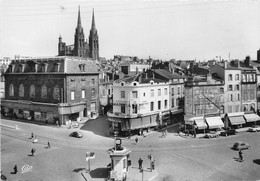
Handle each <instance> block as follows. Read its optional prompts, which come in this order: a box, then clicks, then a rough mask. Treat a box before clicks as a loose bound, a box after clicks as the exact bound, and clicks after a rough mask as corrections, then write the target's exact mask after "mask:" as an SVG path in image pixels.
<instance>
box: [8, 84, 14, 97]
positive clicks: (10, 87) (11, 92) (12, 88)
mask: <svg viewBox="0 0 260 181" xmlns="http://www.w3.org/2000/svg"><path fill="white" fill-rule="evenodd" d="M9 96H14V85H13V84H12V83H11V84H10V86H9Z"/></svg>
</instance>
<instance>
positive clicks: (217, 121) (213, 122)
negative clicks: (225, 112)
mask: <svg viewBox="0 0 260 181" xmlns="http://www.w3.org/2000/svg"><path fill="white" fill-rule="evenodd" d="M206 122H207V124H208V127H209V129H216V128H222V127H224V123H223V122H222V120H221V117H220V116H216V117H208V118H206Z"/></svg>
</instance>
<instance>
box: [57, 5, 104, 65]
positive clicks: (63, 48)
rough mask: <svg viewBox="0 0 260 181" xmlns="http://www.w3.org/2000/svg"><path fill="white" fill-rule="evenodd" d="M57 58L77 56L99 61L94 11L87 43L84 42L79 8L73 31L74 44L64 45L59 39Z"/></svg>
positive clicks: (60, 38)
mask: <svg viewBox="0 0 260 181" xmlns="http://www.w3.org/2000/svg"><path fill="white" fill-rule="evenodd" d="M58 55H59V56H79V57H85V58H92V59H94V60H99V41H98V34H97V29H96V24H95V16H94V9H93V14H92V25H91V29H90V31H89V42H87V41H85V34H84V29H83V27H82V24H81V17H80V8H79V10H78V22H77V27H76V29H75V35H74V44H73V45H66V43H65V42H62V37H61V36H60V37H59V43H58Z"/></svg>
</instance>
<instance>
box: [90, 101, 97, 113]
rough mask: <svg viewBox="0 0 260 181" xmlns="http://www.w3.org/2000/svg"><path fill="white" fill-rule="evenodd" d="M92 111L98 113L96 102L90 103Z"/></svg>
mask: <svg viewBox="0 0 260 181" xmlns="http://www.w3.org/2000/svg"><path fill="white" fill-rule="evenodd" d="M90 111H91V112H96V103H95V102H91V103H90Z"/></svg>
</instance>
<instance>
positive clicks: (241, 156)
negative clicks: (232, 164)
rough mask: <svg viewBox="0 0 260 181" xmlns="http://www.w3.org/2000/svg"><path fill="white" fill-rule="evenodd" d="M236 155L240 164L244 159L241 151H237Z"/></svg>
mask: <svg viewBox="0 0 260 181" xmlns="http://www.w3.org/2000/svg"><path fill="white" fill-rule="evenodd" d="M238 155H239V161H240V162H242V161H244V157H243V153H242V150H241V149H240V150H239V152H238Z"/></svg>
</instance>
